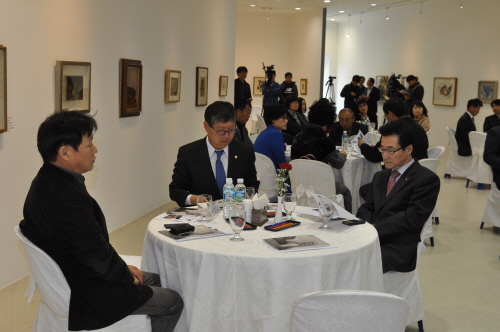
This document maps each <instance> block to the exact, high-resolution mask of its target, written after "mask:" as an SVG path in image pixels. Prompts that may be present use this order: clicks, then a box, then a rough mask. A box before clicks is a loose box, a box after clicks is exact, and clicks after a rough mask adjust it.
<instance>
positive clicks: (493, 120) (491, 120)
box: [483, 114, 500, 133]
mask: <svg viewBox="0 0 500 332" xmlns="http://www.w3.org/2000/svg"><path fill="white" fill-rule="evenodd" d="M496 126H500V118H499V117H498V115H496V114H493V115H490V116H487V117H486V118H485V119H484V125H483V131H484V132H485V133H486V132H487V131H488V130H490V129H491V128H493V127H496Z"/></svg>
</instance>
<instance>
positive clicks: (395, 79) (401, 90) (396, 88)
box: [387, 74, 408, 100]
mask: <svg viewBox="0 0 500 332" xmlns="http://www.w3.org/2000/svg"><path fill="white" fill-rule="evenodd" d="M400 78H401V74H400V75H398V76H396V75H395V74H392V75H391V78H389V83H388V85H387V95H388V96H389V98H399V99H401V100H404V99H405V95H406V94H408V92H406V88H405V86H404V85H403V84H401V82H400V81H399V79H400Z"/></svg>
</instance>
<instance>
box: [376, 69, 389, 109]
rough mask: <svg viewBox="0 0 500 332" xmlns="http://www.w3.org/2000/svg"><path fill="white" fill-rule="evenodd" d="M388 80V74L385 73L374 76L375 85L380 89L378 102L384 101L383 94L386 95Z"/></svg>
mask: <svg viewBox="0 0 500 332" xmlns="http://www.w3.org/2000/svg"><path fill="white" fill-rule="evenodd" d="M388 80H389V76H387V75H377V76H375V86H376V87H377V88H379V90H380V100H379V101H378V102H379V103H384V102H385V98H384V97H383V96H387V81H388Z"/></svg>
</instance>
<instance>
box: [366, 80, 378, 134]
mask: <svg viewBox="0 0 500 332" xmlns="http://www.w3.org/2000/svg"><path fill="white" fill-rule="evenodd" d="M366 82H367V83H366V85H368V87H367V88H366V104H367V105H368V118H369V119H370V122H373V123H375V129H378V117H377V111H378V101H379V100H380V89H379V88H377V87H376V86H374V84H375V80H374V79H373V77H370V78H369V79H368V81H366Z"/></svg>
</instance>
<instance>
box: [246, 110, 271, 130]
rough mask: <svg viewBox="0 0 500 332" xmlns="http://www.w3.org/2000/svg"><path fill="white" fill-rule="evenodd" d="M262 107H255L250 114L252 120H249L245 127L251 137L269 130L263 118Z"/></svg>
mask: <svg viewBox="0 0 500 332" xmlns="http://www.w3.org/2000/svg"><path fill="white" fill-rule="evenodd" d="M261 113H262V106H258V105H253V106H252V114H250V119H248V121H247V123H246V125H245V127H246V128H247V130H248V135H249V136H250V137H251V136H252V135H254V134H259V133H260V132H262V131H263V130H265V129H266V128H267V126H266V123H265V122H264V119H263V118H262V116H261Z"/></svg>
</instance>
